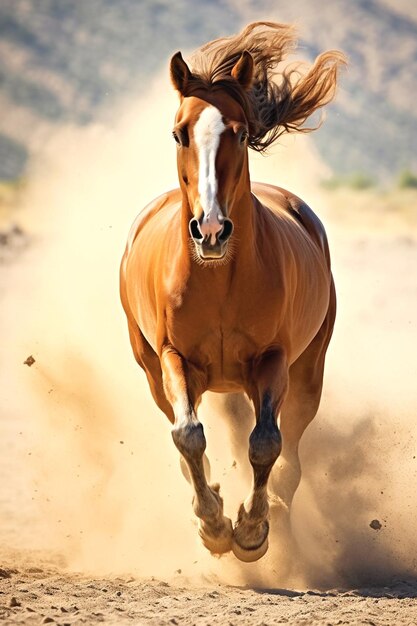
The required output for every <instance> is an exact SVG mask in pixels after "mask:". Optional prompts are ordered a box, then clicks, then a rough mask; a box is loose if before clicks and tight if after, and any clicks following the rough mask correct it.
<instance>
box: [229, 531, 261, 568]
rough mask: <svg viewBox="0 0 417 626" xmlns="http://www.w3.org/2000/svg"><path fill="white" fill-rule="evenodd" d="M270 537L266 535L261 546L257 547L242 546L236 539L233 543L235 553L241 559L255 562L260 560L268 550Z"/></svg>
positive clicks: (246, 561) (245, 561)
mask: <svg viewBox="0 0 417 626" xmlns="http://www.w3.org/2000/svg"><path fill="white" fill-rule="evenodd" d="M268 546H269V544H268V537H265V539H264V541H263V542H262V543H261V545H260V546H256V547H255V548H242V546H240V545H239V544H238V543H237V542H236V541H235V540H234V541H233V543H232V550H233V554H234V555H235V557H236V558H237V559H239V561H243V562H244V563H253V562H254V561H259V559H261V558H262V557H263V556H264V555H265V554H266V553H267V551H268Z"/></svg>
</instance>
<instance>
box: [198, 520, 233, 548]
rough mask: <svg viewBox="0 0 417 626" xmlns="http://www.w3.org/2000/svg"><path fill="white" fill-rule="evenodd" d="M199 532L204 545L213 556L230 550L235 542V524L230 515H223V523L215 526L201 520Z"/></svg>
mask: <svg viewBox="0 0 417 626" xmlns="http://www.w3.org/2000/svg"><path fill="white" fill-rule="evenodd" d="M198 534H199V535H200V537H201V540H202V542H203V545H204V547H205V548H207V550H209V551H210V552H211V554H212V555H213V556H220V555H221V554H225V553H226V552H230V550H231V549H232V542H233V526H232V522H231V520H230V519H229V518H228V517H223V519H222V523H221V524H219V525H217V524H216V526H215V527H214V528H210V526H209V525H208V524H206V523H204V522H202V521H200V522H199V527H198Z"/></svg>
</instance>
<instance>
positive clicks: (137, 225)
mask: <svg viewBox="0 0 417 626" xmlns="http://www.w3.org/2000/svg"><path fill="white" fill-rule="evenodd" d="M180 202H181V190H180V189H172V190H171V191H166V192H165V193H163V194H161V195H160V196H158V197H157V198H154V200H152V201H151V202H149V204H147V205H146V206H145V207H144V208H143V209H142V210H141V212H140V213H139V214H138V215H137V217H136V219H135V221H134V222H133V224H132V226H131V228H130V231H129V235H128V238H127V250H130V249H131V247H132V245H133V243H134V241H135V239H136V237H137V236H138V234H139V233H140V232H141V230H142V229H143V228H144V226H145V225H146V224H147V223H148V222H149V220H150V219H151V218H152V217H153V216H154V215H156V214H157V213H159V211H161V210H162V209H164V208H167V207H169V206H171V205H177V204H178V203H180Z"/></svg>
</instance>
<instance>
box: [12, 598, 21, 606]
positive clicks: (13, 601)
mask: <svg viewBox="0 0 417 626" xmlns="http://www.w3.org/2000/svg"><path fill="white" fill-rule="evenodd" d="M9 606H22V604H21V602H19V600H18V599H17V598H15V597H14V596H13V597H12V598H10V603H9Z"/></svg>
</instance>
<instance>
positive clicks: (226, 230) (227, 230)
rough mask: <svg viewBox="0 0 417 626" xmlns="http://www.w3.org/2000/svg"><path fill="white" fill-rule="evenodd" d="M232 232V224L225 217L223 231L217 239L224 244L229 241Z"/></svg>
mask: <svg viewBox="0 0 417 626" xmlns="http://www.w3.org/2000/svg"><path fill="white" fill-rule="evenodd" d="M232 232H233V222H232V220H229V218H228V217H225V218H224V222H223V230H222V231H221V233H220V234H219V235H218V236H217V239H218V240H219V241H221V242H222V243H224V242H225V241H227V240H228V239H229V237H230V235H231V234H232Z"/></svg>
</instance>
